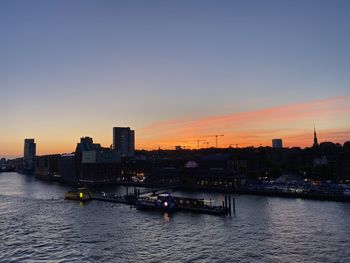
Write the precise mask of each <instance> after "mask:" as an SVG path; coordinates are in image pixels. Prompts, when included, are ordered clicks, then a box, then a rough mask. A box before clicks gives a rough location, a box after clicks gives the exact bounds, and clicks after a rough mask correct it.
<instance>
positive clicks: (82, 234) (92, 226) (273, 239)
mask: <svg viewBox="0 0 350 263" xmlns="http://www.w3.org/2000/svg"><path fill="white" fill-rule="evenodd" d="M67 190H69V187H65V186H60V185H56V184H50V183H46V182H41V181H38V180H35V179H32V180H30V179H29V178H28V177H27V176H25V175H19V174H16V173H2V174H0V215H1V216H0V236H1V239H2V240H1V242H0V251H1V253H0V262H11V261H12V262H32V261H43V262H45V261H55V262H56V261H65V262H72V261H75V262H96V261H98V262H139V261H141V260H142V261H144V262H340V263H341V262H344V263H345V262H348V259H349V258H350V250H349V249H348V248H349V246H350V228H349V227H348V226H349V225H350V216H349V215H350V204H347V203H335V202H321V201H309V200H300V199H292V198H290V199H286V198H270V197H260V196H235V199H236V208H237V209H236V215H235V216H234V217H232V218H230V217H220V216H212V215H206V214H194V213H184V212H179V213H174V214H168V213H163V214H159V213H157V212H154V211H153V212H152V211H151V212H148V211H139V210H136V209H130V208H129V206H126V205H123V204H111V203H104V202H97V201H91V202H89V203H79V202H74V201H66V200H64V199H63V198H64V193H65V192H66V191H67ZM111 191H115V192H118V191H120V193H122V194H123V193H125V188H123V187H116V188H115V187H114V188H113V187H111ZM176 194H179V193H176ZM183 194H185V195H188V194H189V193H183ZM191 195H192V196H193V197H194V198H205V199H206V200H209V201H210V199H213V203H215V205H220V203H221V202H222V200H223V198H224V196H225V195H224V194H216V193H205V192H202V193H192V194H191ZM52 197H53V198H54V200H51V198H52ZM214 199H215V201H214ZM77 208H79V209H77ZM163 222H164V224H163ZM164 244H166V246H164Z"/></svg>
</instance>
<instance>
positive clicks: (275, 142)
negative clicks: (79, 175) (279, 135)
mask: <svg viewBox="0 0 350 263" xmlns="http://www.w3.org/2000/svg"><path fill="white" fill-rule="evenodd" d="M272 148H276V149H282V148H283V144H282V139H272Z"/></svg>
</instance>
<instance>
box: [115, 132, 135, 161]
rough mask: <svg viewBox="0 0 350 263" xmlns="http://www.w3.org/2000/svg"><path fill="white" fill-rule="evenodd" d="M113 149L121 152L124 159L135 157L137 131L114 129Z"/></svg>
mask: <svg viewBox="0 0 350 263" xmlns="http://www.w3.org/2000/svg"><path fill="white" fill-rule="evenodd" d="M113 149H115V150H118V151H120V152H121V155H122V156H123V157H132V156H134V155H135V131H134V130H131V129H130V128H129V127H114V128H113Z"/></svg>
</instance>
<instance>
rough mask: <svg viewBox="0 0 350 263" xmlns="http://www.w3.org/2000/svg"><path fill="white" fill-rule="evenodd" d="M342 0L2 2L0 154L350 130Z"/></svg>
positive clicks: (248, 141)
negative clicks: (116, 131) (122, 137)
mask: <svg viewBox="0 0 350 263" xmlns="http://www.w3.org/2000/svg"><path fill="white" fill-rule="evenodd" d="M349 13H350V1H322V0H317V1H313V0H306V1H305V0H302V1H298V0H296V1H283V0H279V1H268V0H267V1H258V0H257V1H253V0H244V1H206V0H197V1H191V0H183V1H181V0H178V1H152V0H150V1H133V0H126V1H107V0H96V1H90V0H83V1H80V0H74V1H65V0H60V1H55V0H52V1H44V0H43V1H38V0H32V1H24V0H22V1H18V0H2V1H0V36H1V37H0V122H1V126H0V157H7V158H12V157H19V156H22V155H23V141H24V138H35V140H36V143H37V154H39V155H43V154H50V153H65V152H72V151H74V149H75V145H76V143H77V142H78V141H79V138H80V137H83V136H90V137H93V139H94V141H95V142H97V143H101V144H102V145H104V146H109V145H110V144H111V143H112V127H115V126H116V127H118V126H121V127H124V126H130V127H131V128H132V129H134V130H135V132H136V147H137V148H138V149H157V148H159V147H161V148H164V149H167V148H169V149H170V148H173V147H174V146H175V145H183V146H190V147H192V148H196V147H197V142H196V140H206V142H201V144H202V145H200V147H207V146H209V147H210V146H215V137H213V136H212V135H215V134H220V135H224V136H222V137H219V138H218V146H219V147H227V146H229V145H230V144H233V145H238V146H239V147H240V146H241V147H244V146H259V145H271V139H272V138H282V139H283V143H284V145H285V146H287V147H292V146H300V147H307V146H310V145H311V144H312V143H313V128H314V125H315V126H316V129H317V133H318V137H319V140H320V141H334V142H339V143H343V142H344V141H347V140H350V118H349V116H350V115H349V113H350V87H349V85H350V74H349V72H350V49H349V47H350V30H349V26H350V16H349Z"/></svg>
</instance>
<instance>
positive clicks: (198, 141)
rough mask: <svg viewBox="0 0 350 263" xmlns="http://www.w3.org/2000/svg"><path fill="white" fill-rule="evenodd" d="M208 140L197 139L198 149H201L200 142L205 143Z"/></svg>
mask: <svg viewBox="0 0 350 263" xmlns="http://www.w3.org/2000/svg"><path fill="white" fill-rule="evenodd" d="M206 141H207V140H196V142H197V149H199V143H200V142H204V143H205V142H206Z"/></svg>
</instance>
